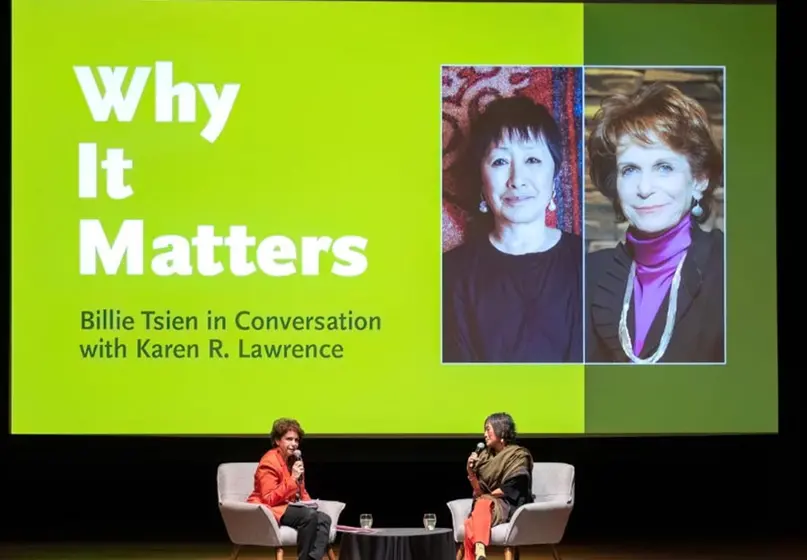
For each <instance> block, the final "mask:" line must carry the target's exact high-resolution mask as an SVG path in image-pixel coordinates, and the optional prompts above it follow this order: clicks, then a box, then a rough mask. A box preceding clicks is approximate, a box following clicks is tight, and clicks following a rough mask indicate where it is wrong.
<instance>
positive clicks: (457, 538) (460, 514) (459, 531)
mask: <svg viewBox="0 0 807 560" xmlns="http://www.w3.org/2000/svg"><path fill="white" fill-rule="evenodd" d="M473 503H474V501H473V500H472V499H471V498H461V499H459V500H451V501H450V502H448V503H447V504H446V505H447V506H448V509H449V510H450V511H451V524H452V526H453V528H454V542H462V539H463V537H464V531H465V527H464V523H465V520H466V519H467V518H468V516H469V515H471V506H473Z"/></svg>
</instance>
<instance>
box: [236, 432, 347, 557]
mask: <svg viewBox="0 0 807 560" xmlns="http://www.w3.org/2000/svg"><path fill="white" fill-rule="evenodd" d="M303 435H305V433H304V432H303V429H302V428H301V427H300V423H299V422H297V420H292V419H289V418H280V419H278V420H276V421H275V423H274V424H273V425H272V434H271V438H272V443H273V444H274V447H273V448H272V449H271V450H270V451H268V452H267V453H266V454H265V455H264V456H263V457H262V458H261V461H260V463H259V464H258V468H257V470H256V471H255V489H254V490H253V491H252V494H250V496H249V498H247V501H248V502H250V503H253V504H264V505H265V506H267V507H268V508H269V509H270V510H272V513H273V514H274V516H275V519H276V520H277V522H278V524H279V525H286V526H287V527H291V528H292V529H296V530H297V558H301V559H305V560H308V559H309V558H313V559H314V560H322V557H323V556H325V555H326V554H327V551H328V537H329V533H330V529H331V518H330V516H328V515H327V514H325V513H323V512H321V511H317V510H315V509H312V508H309V507H302V506H292V507H289V504H290V503H294V502H299V501H300V500H303V501H308V500H311V496H309V495H308V491H307V490H306V489H305V482H304V481H303V472H304V468H303V461H302V460H301V459H298V458H297V457H295V455H294V452H295V451H296V450H297V448H298V447H299V446H300V440H301V439H302V437H303Z"/></svg>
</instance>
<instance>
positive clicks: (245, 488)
mask: <svg viewBox="0 0 807 560" xmlns="http://www.w3.org/2000/svg"><path fill="white" fill-rule="evenodd" d="M257 468H258V463H224V464H221V465H219V469H218V489H219V511H220V512H221V518H222V519H223V520H224V526H225V528H226V529H227V535H228V536H229V537H230V541H231V542H232V543H233V545H234V546H233V554H232V556H231V558H232V560H235V559H236V558H237V557H238V553H239V551H240V549H241V547H242V546H267V547H270V548H274V549H275V559H276V560H283V547H293V546H296V544H297V531H295V530H294V529H292V528H291V527H281V526H278V524H277V521H275V517H274V515H272V512H271V510H270V509H269V508H267V507H266V506H264V505H262V504H250V503H247V501H246V499H247V498H248V497H249V494H250V493H251V492H252V488H253V484H254V482H253V481H254V476H255V469H257ZM343 509H345V504H343V503H342V502H332V501H325V500H319V511H322V512H324V513H327V514H328V515H329V516H330V518H331V533H330V542H331V544H333V542H334V540H335V539H336V524H337V523H338V521H339V516H340V515H341V514H342V510H343ZM328 558H329V559H330V560H335V558H336V556H335V555H334V552H333V549H332V548H330V547H329V548H328Z"/></svg>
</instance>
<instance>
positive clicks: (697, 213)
mask: <svg viewBox="0 0 807 560" xmlns="http://www.w3.org/2000/svg"><path fill="white" fill-rule="evenodd" d="M692 198H694V199H695V206H693V207H692V210H690V212H691V213H692V215H693V216H695V217H696V218H699V217H701V216H702V215H703V208H701V197H700V196H699V195H695V196H694V197H692Z"/></svg>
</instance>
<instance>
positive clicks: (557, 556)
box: [549, 544, 560, 560]
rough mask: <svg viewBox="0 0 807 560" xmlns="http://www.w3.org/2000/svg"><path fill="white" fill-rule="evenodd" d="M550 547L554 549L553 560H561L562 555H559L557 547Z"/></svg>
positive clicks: (552, 545)
mask: <svg viewBox="0 0 807 560" xmlns="http://www.w3.org/2000/svg"><path fill="white" fill-rule="evenodd" d="M549 546H551V547H552V558H554V559H555V560H560V554H558V549H557V548H555V545H554V544H550V545H549Z"/></svg>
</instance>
